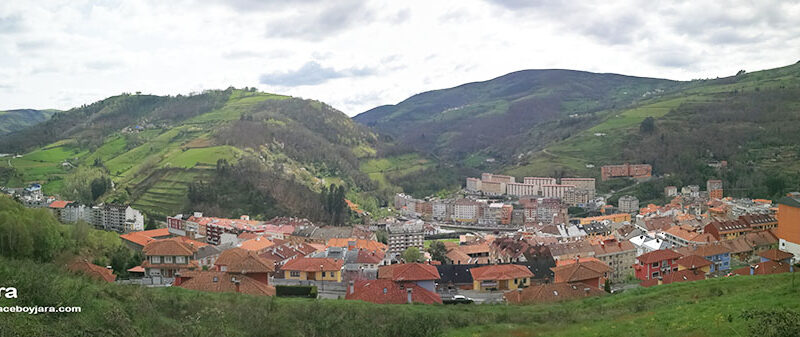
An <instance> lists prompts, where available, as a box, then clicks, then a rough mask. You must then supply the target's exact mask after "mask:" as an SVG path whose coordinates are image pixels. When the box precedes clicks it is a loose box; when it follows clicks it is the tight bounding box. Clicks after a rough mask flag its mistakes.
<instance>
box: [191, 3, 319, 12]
mask: <svg viewBox="0 0 800 337" xmlns="http://www.w3.org/2000/svg"><path fill="white" fill-rule="evenodd" d="M217 2H218V3H220V4H222V5H225V6H227V7H230V8H232V9H234V10H237V11H241V12H252V11H265V10H269V11H272V10H275V9H276V8H278V9H283V8H285V7H289V6H292V5H297V4H319V3H324V2H325V1H324V0H293V1H286V0H218V1H217ZM198 3H199V4H202V3H203V2H202V1H198Z"/></svg>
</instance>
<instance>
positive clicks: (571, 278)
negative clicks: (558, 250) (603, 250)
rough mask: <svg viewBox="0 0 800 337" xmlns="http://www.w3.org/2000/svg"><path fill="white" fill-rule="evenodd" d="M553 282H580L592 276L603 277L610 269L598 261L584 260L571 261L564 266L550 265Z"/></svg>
mask: <svg viewBox="0 0 800 337" xmlns="http://www.w3.org/2000/svg"><path fill="white" fill-rule="evenodd" d="M550 270H552V271H553V274H554V277H553V282H554V283H565V282H580V281H584V280H591V279H593V278H599V277H604V276H605V273H608V272H610V271H612V269H611V268H610V267H609V266H607V265H606V264H605V263H602V262H599V261H586V262H577V263H571V264H568V265H564V266H557V267H552V268H550Z"/></svg>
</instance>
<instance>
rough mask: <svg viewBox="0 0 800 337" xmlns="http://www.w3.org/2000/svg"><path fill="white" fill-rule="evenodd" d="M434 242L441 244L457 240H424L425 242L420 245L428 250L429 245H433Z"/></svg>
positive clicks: (456, 240)
mask: <svg viewBox="0 0 800 337" xmlns="http://www.w3.org/2000/svg"><path fill="white" fill-rule="evenodd" d="M434 241H441V242H459V240H458V239H438V240H425V241H424V242H423V243H422V244H423V247H424V248H425V249H428V248H430V247H431V243H433V242H434Z"/></svg>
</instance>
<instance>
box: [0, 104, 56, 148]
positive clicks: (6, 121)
mask: <svg viewBox="0 0 800 337" xmlns="http://www.w3.org/2000/svg"><path fill="white" fill-rule="evenodd" d="M54 113H56V110H34V109H21V110H8V111H0V135H3V134H7V133H11V132H15V131H20V130H23V129H25V128H27V127H29V126H31V125H35V124H38V123H41V122H44V121H46V120H47V119H48V118H50V116H52V115H53V114H54ZM0 153H2V151H0Z"/></svg>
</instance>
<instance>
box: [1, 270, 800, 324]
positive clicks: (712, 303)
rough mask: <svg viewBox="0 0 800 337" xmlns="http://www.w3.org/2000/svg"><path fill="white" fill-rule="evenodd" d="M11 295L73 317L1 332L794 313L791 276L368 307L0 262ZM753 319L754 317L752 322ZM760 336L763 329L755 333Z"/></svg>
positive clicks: (799, 303)
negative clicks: (519, 300) (136, 282)
mask: <svg viewBox="0 0 800 337" xmlns="http://www.w3.org/2000/svg"><path fill="white" fill-rule="evenodd" d="M0 280H2V283H3V285H5V286H14V287H17V289H18V292H19V298H18V299H13V300H9V299H2V298H0V305H2V306H6V305H19V306H30V305H39V306H81V307H82V312H81V313H79V314H74V313H70V314H40V315H26V314H3V315H0V326H1V327H2V332H3V335H4V336H53V335H59V336H63V335H71V336H72V335H75V336H77V335H82V336H83V335H90V336H95V335H96V336H100V335H102V336H189V335H191V336H442V335H448V336H473V335H474V336H481V335H486V336H508V335H512V336H748V335H750V334H749V332H748V326H749V325H750V324H753V323H754V322H752V321H747V320H744V319H743V318H741V315H742V313H743V312H745V311H747V310H773V309H779V310H783V309H790V310H795V311H796V310H798V309H800V290H798V288H799V287H800V280H798V281H796V283H795V282H793V280H792V275H790V274H783V275H773V276H760V277H733V278H724V279H714V280H708V281H700V282H693V283H678V284H672V285H667V286H661V287H655V288H650V289H638V290H634V291H630V292H627V293H623V294H619V295H613V296H606V297H604V298H592V299H586V300H580V301H574V302H567V303H561V304H553V305H535V306H511V305H469V306H445V305H410V306H409V305H375V304H370V303H363V302H354V301H344V300H322V301H316V300H307V299H285V298H265V297H251V296H247V295H237V294H216V293H203V292H195V291H189V290H184V289H180V288H174V287H173V288H161V289H149V288H142V287H137V286H122V285H116V284H104V283H103V284H101V283H98V282H95V281H92V280H89V279H86V278H83V277H80V276H75V275H70V274H66V273H64V272H63V271H61V270H60V268H59V267H56V266H55V265H53V264H32V263H31V262H30V261H23V260H9V259H0ZM755 323H757V322H755ZM763 336H764V337H767V336H768V335H763Z"/></svg>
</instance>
